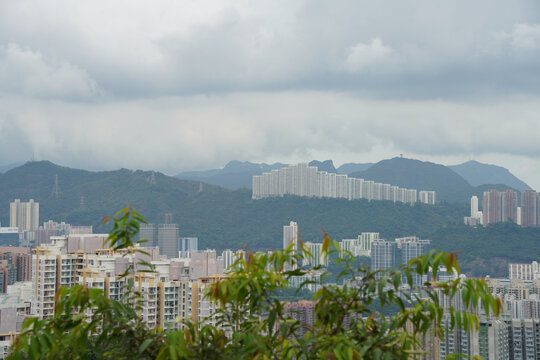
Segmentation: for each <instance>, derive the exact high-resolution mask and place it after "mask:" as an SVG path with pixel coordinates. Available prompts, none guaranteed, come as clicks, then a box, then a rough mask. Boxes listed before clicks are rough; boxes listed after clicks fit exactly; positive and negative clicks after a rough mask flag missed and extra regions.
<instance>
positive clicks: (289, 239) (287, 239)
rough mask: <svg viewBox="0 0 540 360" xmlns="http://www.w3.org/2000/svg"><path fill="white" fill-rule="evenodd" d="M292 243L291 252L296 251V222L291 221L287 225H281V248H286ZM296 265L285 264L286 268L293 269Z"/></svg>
mask: <svg viewBox="0 0 540 360" xmlns="http://www.w3.org/2000/svg"><path fill="white" fill-rule="evenodd" d="M291 244H292V252H293V254H296V253H297V252H298V224H297V223H295V222H294V221H291V222H290V224H289V225H285V226H283V250H285V249H287V248H288V247H289V246H291ZM297 267H298V265H297V264H292V267H291V266H290V264H288V266H286V270H294V269H296V268H297Z"/></svg>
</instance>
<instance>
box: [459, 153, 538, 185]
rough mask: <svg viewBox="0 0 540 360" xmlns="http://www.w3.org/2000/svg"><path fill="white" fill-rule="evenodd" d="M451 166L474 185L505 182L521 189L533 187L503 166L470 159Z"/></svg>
mask: <svg viewBox="0 0 540 360" xmlns="http://www.w3.org/2000/svg"><path fill="white" fill-rule="evenodd" d="M449 168H450V169H452V170H453V171H455V172H456V173H458V174H459V175H460V176H461V177H463V178H464V179H465V180H467V181H468V182H469V183H470V184H471V185H473V186H480V185H484V184H504V185H506V186H509V187H511V188H514V189H517V190H519V191H525V190H530V189H531V187H530V186H529V185H527V184H526V183H525V182H523V181H522V180H520V179H519V178H517V177H516V176H515V175H513V174H512V173H511V172H510V171H509V170H508V169H506V168H504V167H502V166H498V165H492V164H484V163H481V162H479V161H476V160H469V161H467V162H464V163H463V164H459V165H452V166H449Z"/></svg>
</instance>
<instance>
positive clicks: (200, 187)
mask: <svg viewBox="0 0 540 360" xmlns="http://www.w3.org/2000/svg"><path fill="white" fill-rule="evenodd" d="M202 191H203V184H202V181H200V182H199V192H200V193H202Z"/></svg>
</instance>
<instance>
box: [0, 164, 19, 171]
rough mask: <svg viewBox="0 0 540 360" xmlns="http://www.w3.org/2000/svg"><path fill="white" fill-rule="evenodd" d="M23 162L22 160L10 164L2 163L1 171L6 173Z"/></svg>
mask: <svg viewBox="0 0 540 360" xmlns="http://www.w3.org/2000/svg"><path fill="white" fill-rule="evenodd" d="M22 164H23V163H21V162H16V163H11V164H8V165H0V173H4V172H6V171H9V170H11V169H14V168H16V167H18V166H21V165H22Z"/></svg>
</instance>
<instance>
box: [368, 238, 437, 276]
mask: <svg viewBox="0 0 540 360" xmlns="http://www.w3.org/2000/svg"><path fill="white" fill-rule="evenodd" d="M430 245H431V240H422V239H420V238H418V237H416V236H408V237H404V238H396V239H395V241H387V240H383V239H377V240H375V241H373V243H372V244H371V270H373V271H378V270H388V269H390V268H393V267H396V266H399V265H402V264H407V263H408V262H409V261H410V260H412V259H413V258H415V257H418V256H422V255H425V254H427V253H428V252H429V249H430ZM379 275H380V274H379ZM425 281H427V276H425V275H424V277H422V276H420V275H417V274H413V286H421V285H422V284H423V283H424V282H425ZM404 282H405V279H404Z"/></svg>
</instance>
